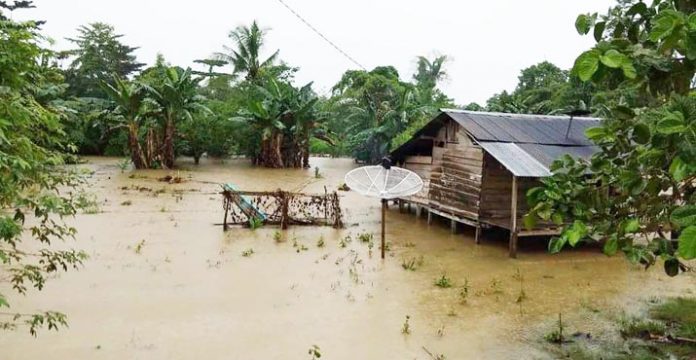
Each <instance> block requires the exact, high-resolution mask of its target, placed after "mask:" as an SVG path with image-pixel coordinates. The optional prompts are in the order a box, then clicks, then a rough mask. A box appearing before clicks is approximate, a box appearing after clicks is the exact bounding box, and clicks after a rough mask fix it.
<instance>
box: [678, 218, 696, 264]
mask: <svg viewBox="0 0 696 360" xmlns="http://www.w3.org/2000/svg"><path fill="white" fill-rule="evenodd" d="M677 251H679V256H681V257H682V258H683V259H684V260H691V259H696V226H694V225H692V226H689V227H687V228H686V229H684V230H683V231H682V232H681V234H679V249H678V250H677Z"/></svg>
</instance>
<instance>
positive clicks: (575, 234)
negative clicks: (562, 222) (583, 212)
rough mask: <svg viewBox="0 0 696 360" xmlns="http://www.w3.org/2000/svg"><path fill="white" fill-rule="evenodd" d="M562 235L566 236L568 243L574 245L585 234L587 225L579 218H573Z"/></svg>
mask: <svg viewBox="0 0 696 360" xmlns="http://www.w3.org/2000/svg"><path fill="white" fill-rule="evenodd" d="M564 235H565V236H567V237H568V244H570V246H575V245H577V244H578V243H579V242H580V240H582V239H583V238H584V237H585V236H586V235H587V225H585V223H583V222H582V221H580V220H575V222H573V225H571V226H570V228H568V229H567V230H566V231H565V232H564Z"/></svg>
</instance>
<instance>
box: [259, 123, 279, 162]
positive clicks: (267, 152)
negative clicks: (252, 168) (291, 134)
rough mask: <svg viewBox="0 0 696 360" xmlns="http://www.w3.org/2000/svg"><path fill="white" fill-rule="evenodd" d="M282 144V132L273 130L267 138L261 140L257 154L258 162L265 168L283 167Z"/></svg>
mask: <svg viewBox="0 0 696 360" xmlns="http://www.w3.org/2000/svg"><path fill="white" fill-rule="evenodd" d="M282 145H283V134H282V133H281V132H278V131H274V132H273V133H272V134H271V136H269V137H268V138H267V139H263V140H261V153H260V154H259V159H258V163H259V165H261V166H264V167H267V168H282V167H284V161H283V154H282V152H281V149H282Z"/></svg>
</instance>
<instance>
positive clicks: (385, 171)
mask: <svg viewBox="0 0 696 360" xmlns="http://www.w3.org/2000/svg"><path fill="white" fill-rule="evenodd" d="M345 182H346V185H348V187H349V188H350V189H351V190H355V191H356V192H357V193H358V194H360V195H364V196H369V197H374V198H379V199H382V259H384V227H385V224H384V218H385V217H386V213H387V200H389V199H395V198H399V197H405V196H411V195H413V194H416V193H418V192H419V191H420V190H421V189H422V188H423V180H422V179H421V178H420V177H419V176H418V175H417V174H416V173H414V172H413V171H411V170H407V169H403V168H399V167H395V166H392V165H391V160H390V159H389V158H388V157H385V158H384V159H382V163H381V164H380V165H374V166H363V167H359V168H357V169H353V170H351V171H349V172H348V173H347V174H346V176H345Z"/></svg>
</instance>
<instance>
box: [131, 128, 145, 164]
mask: <svg viewBox="0 0 696 360" xmlns="http://www.w3.org/2000/svg"><path fill="white" fill-rule="evenodd" d="M128 147H129V148H130V153H131V161H133V166H135V168H136V169H147V168H148V163H147V161H146V160H145V155H144V154H143V148H142V147H141V146H140V142H139V141H138V125H136V124H135V123H130V124H128Z"/></svg>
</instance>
